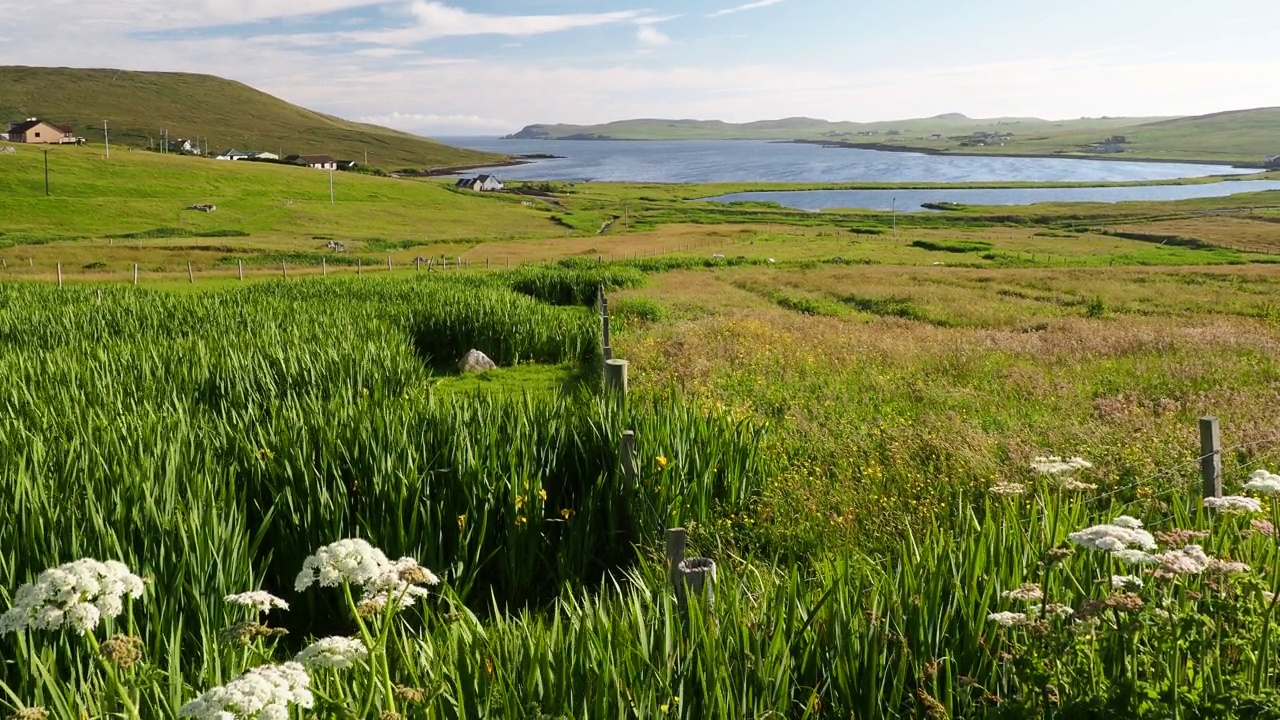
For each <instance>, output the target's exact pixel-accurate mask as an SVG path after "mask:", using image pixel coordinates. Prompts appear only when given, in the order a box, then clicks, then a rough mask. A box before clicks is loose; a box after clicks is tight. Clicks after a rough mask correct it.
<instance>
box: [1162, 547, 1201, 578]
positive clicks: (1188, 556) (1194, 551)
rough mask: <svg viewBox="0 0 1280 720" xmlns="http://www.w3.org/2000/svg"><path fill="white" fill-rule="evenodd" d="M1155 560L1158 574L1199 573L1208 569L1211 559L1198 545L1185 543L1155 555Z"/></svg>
mask: <svg viewBox="0 0 1280 720" xmlns="http://www.w3.org/2000/svg"><path fill="white" fill-rule="evenodd" d="M1156 562H1157V563H1159V565H1160V568H1159V569H1158V570H1156V573H1157V574H1158V575H1163V576H1170V575H1199V574H1200V573H1202V572H1204V571H1205V570H1208V569H1209V566H1210V565H1211V564H1212V562H1213V559H1212V558H1210V557H1209V556H1208V555H1206V554H1205V552H1204V548H1202V547H1200V546H1199V545H1187V546H1186V547H1181V548H1177V549H1176V550H1166V551H1165V552H1162V553H1160V554H1159V555H1156Z"/></svg>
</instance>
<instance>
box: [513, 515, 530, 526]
mask: <svg viewBox="0 0 1280 720" xmlns="http://www.w3.org/2000/svg"><path fill="white" fill-rule="evenodd" d="M528 522H529V519H528V518H526V517H525V516H523V515H517V516H516V527H524V526H525V525H526V524H528Z"/></svg>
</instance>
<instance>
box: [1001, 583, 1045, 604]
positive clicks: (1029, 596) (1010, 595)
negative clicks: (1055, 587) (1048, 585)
mask: <svg viewBox="0 0 1280 720" xmlns="http://www.w3.org/2000/svg"><path fill="white" fill-rule="evenodd" d="M1000 597H1002V598H1004V599H1005V600H1017V601H1020V602H1031V601H1032V600H1039V599H1041V598H1043V597H1044V593H1043V592H1041V590H1040V586H1039V585H1035V584H1033V583H1027V584H1025V585H1023V586H1022V587H1020V588H1016V589H1014V590H1006V591H1004V592H1002V593H1000Z"/></svg>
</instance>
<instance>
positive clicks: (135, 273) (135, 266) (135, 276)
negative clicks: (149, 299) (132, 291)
mask: <svg viewBox="0 0 1280 720" xmlns="http://www.w3.org/2000/svg"><path fill="white" fill-rule="evenodd" d="M133 284H134V287H137V285H138V263H134V264H133Z"/></svg>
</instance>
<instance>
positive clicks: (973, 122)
mask: <svg viewBox="0 0 1280 720" xmlns="http://www.w3.org/2000/svg"><path fill="white" fill-rule="evenodd" d="M1152 119H1164V118H1097V119H1092V118H1086V119H1080V120H1066V121H1050V120H1040V119H1038V118H1020V117H1005V118H987V119H975V118H970V117H966V116H964V115H961V114H959V113H948V114H945V115H937V116H934V117H930V118H917V119H911V120H888V121H880V122H866V123H859V122H830V121H827V120H816V119H814V118H806V117H796V118H784V119H781V120H760V121H756V122H749V123H738V124H735V123H726V122H721V121H719V120H658V119H640V120H621V121H618V122H611V123H605V124H603V125H530V126H528V127H526V128H524V129H523V130H521V131H520V132H518V133H515V134H514V135H511V136H509V137H511V138H515V139H549V140H554V139H559V140H565V139H616V140H822V139H835V140H847V139H851V138H858V137H863V138H879V139H888V138H893V137H899V136H904V135H907V136H910V135H916V136H919V135H930V134H933V133H943V134H955V133H972V132H1014V133H1023V134H1028V133H1038V134H1043V133H1047V132H1050V131H1054V130H1056V131H1059V132H1062V131H1066V130H1081V131H1086V130H1087V131H1103V130H1110V129H1112V128H1117V127H1126V126H1129V125H1133V124H1134V123H1138V122H1145V121H1149V120H1152ZM871 133H874V135H872V134H871ZM860 134H861V135H860ZM917 139H918V138H917Z"/></svg>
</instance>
